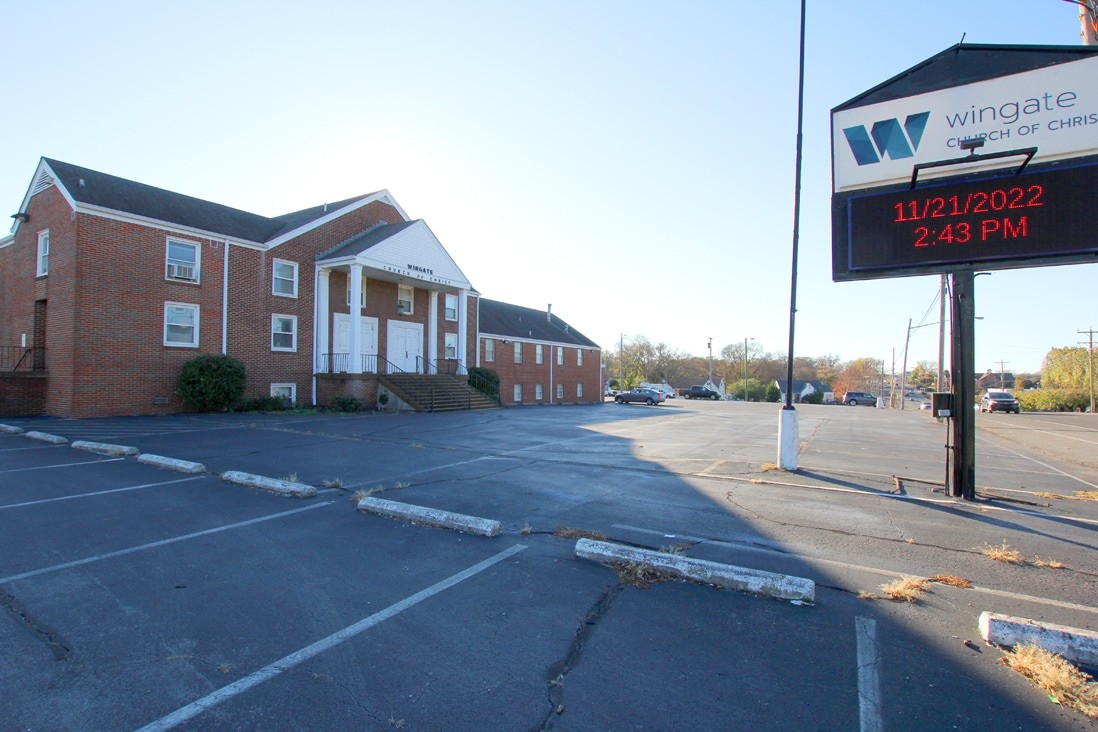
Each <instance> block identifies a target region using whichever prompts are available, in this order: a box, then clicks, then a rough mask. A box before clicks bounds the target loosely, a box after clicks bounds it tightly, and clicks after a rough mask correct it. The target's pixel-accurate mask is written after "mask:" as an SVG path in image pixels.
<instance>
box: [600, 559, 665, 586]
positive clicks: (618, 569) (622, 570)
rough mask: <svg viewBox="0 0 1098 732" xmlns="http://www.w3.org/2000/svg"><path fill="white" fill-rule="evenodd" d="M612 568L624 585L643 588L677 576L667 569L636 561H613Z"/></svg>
mask: <svg viewBox="0 0 1098 732" xmlns="http://www.w3.org/2000/svg"><path fill="white" fill-rule="evenodd" d="M610 569H612V570H614V574H616V575H617V576H618V581H619V582H621V583H622V584H623V585H631V586H633V587H638V588H640V589H642V590H643V589H645V588H647V587H651V586H652V585H655V584H658V583H660V582H666V581H668V580H671V579H674V578H675V575H673V574H671V573H670V572H668V571H667V570H665V569H656V568H655V567H649V566H648V565H646V564H637V563H635V562H611V563H610Z"/></svg>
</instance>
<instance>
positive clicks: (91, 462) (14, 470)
mask: <svg viewBox="0 0 1098 732" xmlns="http://www.w3.org/2000/svg"><path fill="white" fill-rule="evenodd" d="M125 459H126V458H106V459H103V458H96V459H95V460H84V461H82V462H79V463H58V464H56V465H36V466H35V467H33V468H12V469H11V470H0V473H23V472H26V471H28V470H49V469H50V468H71V467H74V466H77V465H95V464H96V463H113V462H117V461H119V460H125Z"/></svg>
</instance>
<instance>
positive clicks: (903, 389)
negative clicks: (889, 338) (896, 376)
mask: <svg viewBox="0 0 1098 732" xmlns="http://www.w3.org/2000/svg"><path fill="white" fill-rule="evenodd" d="M910 343H911V318H908V319H907V338H905V339H904V365H903V367H902V368H901V369H900V373H901V374H902V376H900V409H901V410H902V409H903V408H904V397H905V396H907V346H908V344H910Z"/></svg>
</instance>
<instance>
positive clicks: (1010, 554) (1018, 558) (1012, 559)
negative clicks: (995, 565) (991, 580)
mask: <svg viewBox="0 0 1098 732" xmlns="http://www.w3.org/2000/svg"><path fill="white" fill-rule="evenodd" d="M980 553H981V554H983V555H984V556H985V557H987V558H988V559H994V560H995V561H996V562H1005V563H1006V564H1025V561H1024V560H1023V559H1022V553H1021V552H1019V551H1018V550H1017V549H1011V548H1010V547H1009V546H1007V543H1006V541H1003V545H1002V546H988V545H984V547H983V548H982V549H981V550H980Z"/></svg>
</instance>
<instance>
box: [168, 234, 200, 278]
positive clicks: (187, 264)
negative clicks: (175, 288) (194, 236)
mask: <svg viewBox="0 0 1098 732" xmlns="http://www.w3.org/2000/svg"><path fill="white" fill-rule="evenodd" d="M201 267H202V247H200V246H199V245H198V244H196V243H195V242H192V241H181V240H179V239H168V243H167V256H166V257H165V267H164V278H165V279H169V280H175V281H177V282H198V279H199V273H200V270H201Z"/></svg>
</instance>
